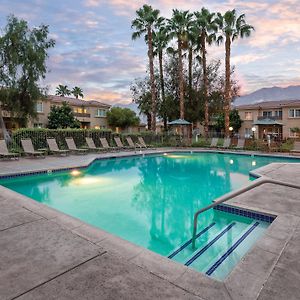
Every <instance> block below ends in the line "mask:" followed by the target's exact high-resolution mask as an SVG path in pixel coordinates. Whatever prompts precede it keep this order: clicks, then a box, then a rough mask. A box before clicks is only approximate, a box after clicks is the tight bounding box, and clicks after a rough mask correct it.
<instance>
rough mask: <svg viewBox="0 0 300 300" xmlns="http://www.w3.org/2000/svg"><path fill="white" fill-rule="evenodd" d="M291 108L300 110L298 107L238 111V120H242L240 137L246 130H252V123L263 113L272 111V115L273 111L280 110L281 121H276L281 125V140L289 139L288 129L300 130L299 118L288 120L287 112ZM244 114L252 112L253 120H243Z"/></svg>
mask: <svg viewBox="0 0 300 300" xmlns="http://www.w3.org/2000/svg"><path fill="white" fill-rule="evenodd" d="M292 108H293V109H300V107H281V108H266V109H263V110H258V109H238V111H239V115H240V118H241V119H242V120H243V123H242V127H241V128H240V130H239V134H240V135H241V137H244V135H245V130H246V128H252V127H253V122H255V121H256V120H257V119H258V117H259V116H262V115H263V111H272V113H273V115H274V111H276V110H277V111H278V110H282V120H278V121H279V122H280V123H282V124H283V127H282V136H283V138H289V137H291V136H290V128H294V127H299V128H300V118H290V117H289V110H290V109H292ZM245 112H252V116H253V118H252V119H253V120H245ZM256 127H257V126H256ZM256 136H257V131H256Z"/></svg>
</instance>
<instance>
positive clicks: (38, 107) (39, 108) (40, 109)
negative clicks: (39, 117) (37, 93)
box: [36, 101, 44, 113]
mask: <svg viewBox="0 0 300 300" xmlns="http://www.w3.org/2000/svg"><path fill="white" fill-rule="evenodd" d="M43 108H44V107H43V102H41V101H39V102H37V103H36V112H38V113H42V112H43Z"/></svg>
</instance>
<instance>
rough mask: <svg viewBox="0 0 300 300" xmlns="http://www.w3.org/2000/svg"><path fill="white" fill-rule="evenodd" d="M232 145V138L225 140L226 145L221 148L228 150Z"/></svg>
mask: <svg viewBox="0 0 300 300" xmlns="http://www.w3.org/2000/svg"><path fill="white" fill-rule="evenodd" d="M230 145H231V138H225V139H224V143H223V145H222V146H220V148H222V149H227V148H229V147H230Z"/></svg>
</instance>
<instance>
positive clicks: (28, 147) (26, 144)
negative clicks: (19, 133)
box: [21, 139, 45, 158]
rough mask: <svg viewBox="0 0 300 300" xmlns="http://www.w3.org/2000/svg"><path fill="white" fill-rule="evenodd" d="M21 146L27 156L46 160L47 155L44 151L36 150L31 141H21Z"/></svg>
mask: <svg viewBox="0 0 300 300" xmlns="http://www.w3.org/2000/svg"><path fill="white" fill-rule="evenodd" d="M21 144H22V147H23V150H24V153H25V154H26V155H29V156H32V157H40V158H45V153H44V152H43V151H35V150H34V147H33V145H32V141H31V139H21Z"/></svg>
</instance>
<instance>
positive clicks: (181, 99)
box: [178, 38, 184, 119]
mask: <svg viewBox="0 0 300 300" xmlns="http://www.w3.org/2000/svg"><path fill="white" fill-rule="evenodd" d="M178 77H179V107H180V119H184V86H183V65H182V49H181V40H180V38H178Z"/></svg>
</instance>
